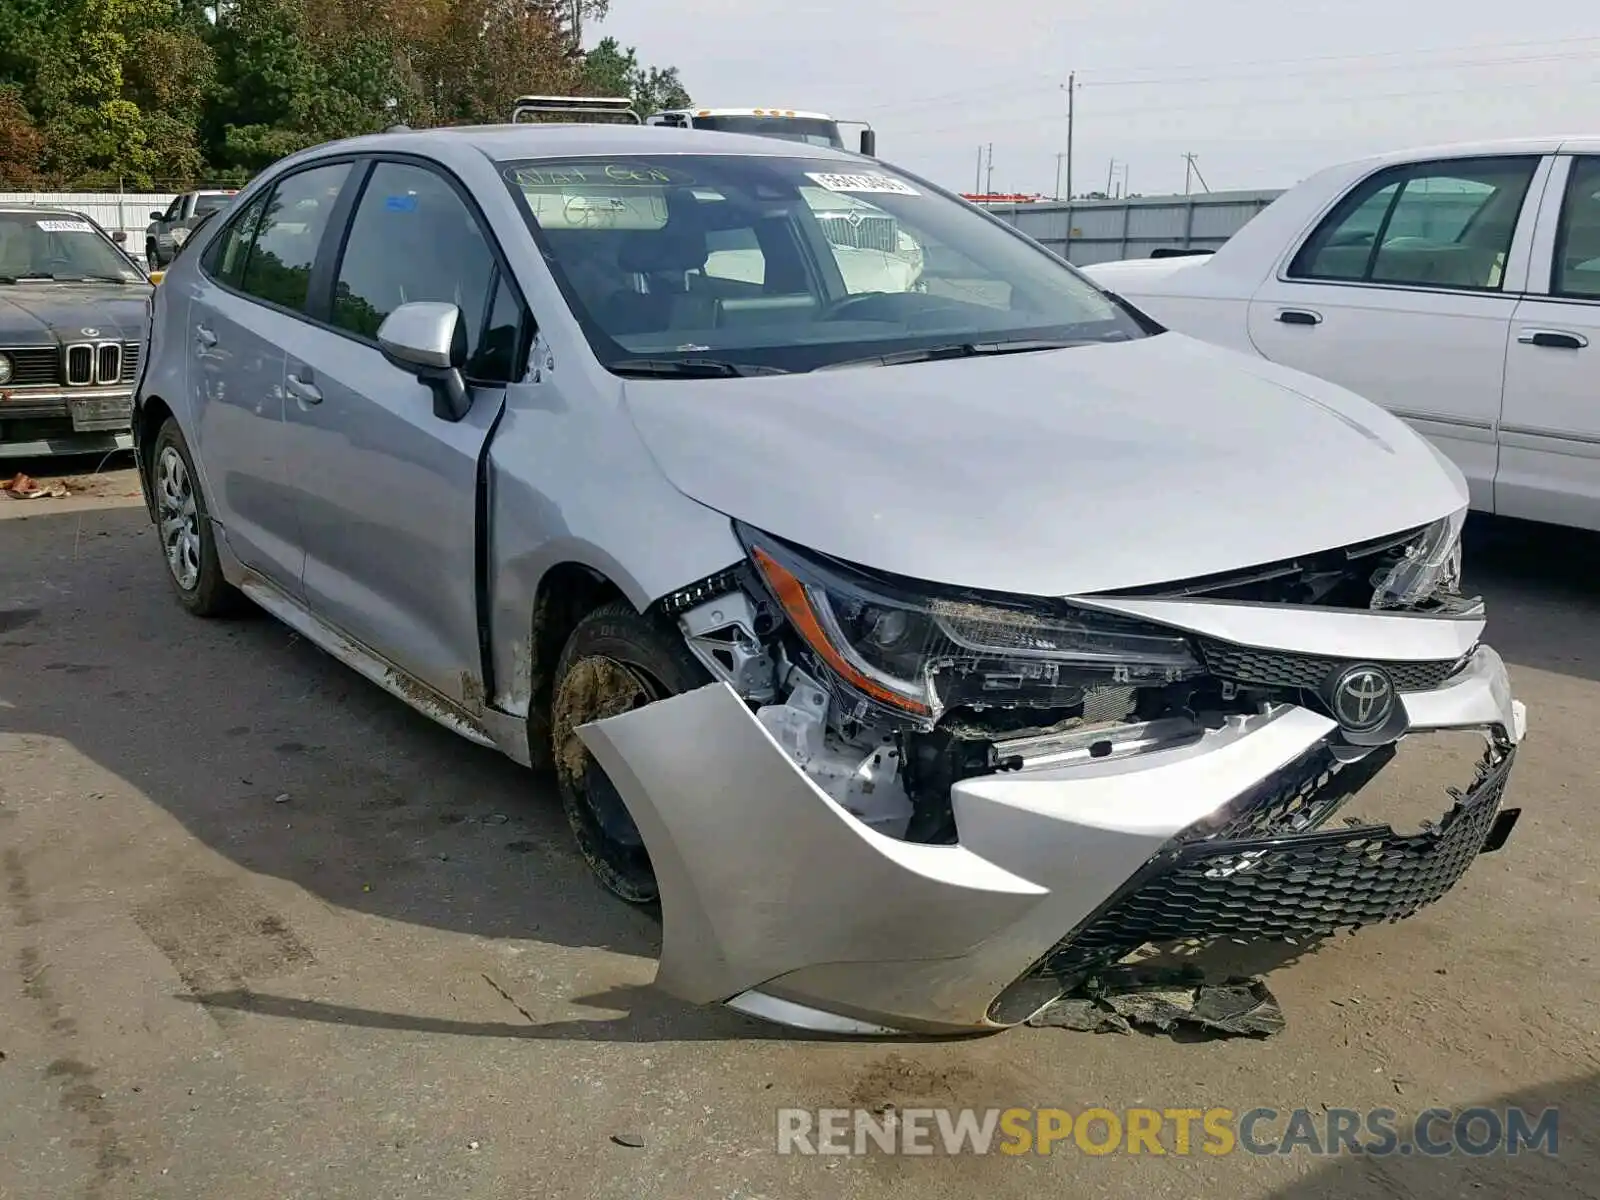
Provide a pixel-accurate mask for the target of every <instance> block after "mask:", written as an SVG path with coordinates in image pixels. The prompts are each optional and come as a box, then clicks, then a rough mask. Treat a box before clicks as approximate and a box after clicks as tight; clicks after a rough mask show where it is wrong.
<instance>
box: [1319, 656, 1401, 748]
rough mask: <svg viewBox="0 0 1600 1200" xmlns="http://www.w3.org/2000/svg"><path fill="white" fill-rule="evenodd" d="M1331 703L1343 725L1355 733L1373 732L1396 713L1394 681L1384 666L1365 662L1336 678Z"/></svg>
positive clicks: (1335, 715) (1331, 689)
mask: <svg viewBox="0 0 1600 1200" xmlns="http://www.w3.org/2000/svg"><path fill="white" fill-rule="evenodd" d="M1328 705H1329V707H1330V708H1332V709H1333V716H1334V719H1335V720H1336V721H1338V722H1339V724H1340V725H1342V726H1344V728H1345V729H1346V730H1348V731H1350V732H1351V733H1371V732H1373V731H1374V730H1376V729H1380V728H1382V727H1383V725H1384V724H1385V722H1387V721H1388V720H1389V718H1390V717H1391V716H1392V715H1393V714H1394V706H1395V690H1394V680H1392V679H1390V678H1389V673H1388V672H1387V671H1385V670H1384V669H1383V668H1382V667H1375V666H1372V665H1370V664H1362V665H1360V666H1354V667H1351V668H1349V669H1348V670H1347V671H1345V672H1344V673H1343V674H1341V675H1340V676H1339V677H1338V678H1337V679H1335V680H1334V682H1333V686H1332V688H1330V689H1329V695H1328Z"/></svg>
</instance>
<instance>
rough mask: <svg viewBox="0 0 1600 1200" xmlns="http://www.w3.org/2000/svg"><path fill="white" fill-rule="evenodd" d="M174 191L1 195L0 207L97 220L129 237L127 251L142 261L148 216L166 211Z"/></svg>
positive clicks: (1, 193)
mask: <svg viewBox="0 0 1600 1200" xmlns="http://www.w3.org/2000/svg"><path fill="white" fill-rule="evenodd" d="M176 195H177V193H176V192H0V206H5V205H8V204H9V205H17V204H28V205H35V206H37V207H39V208H65V209H69V210H71V211H72V212H78V213H82V214H83V215H84V216H86V217H89V218H91V219H93V220H95V221H98V222H99V223H100V224H101V225H103V226H104V227H105V228H106V230H107V231H108V232H111V233H115V232H116V231H117V230H119V229H120V230H122V231H123V232H124V233H126V234H127V235H128V241H127V243H126V248H127V251H128V253H129V254H131V255H133V256H134V257H135V258H137V259H138V260H139V261H140V262H143V261H144V231H145V228H146V226H148V225H149V224H150V214H151V213H152V212H155V211H156V210H158V209H159V210H160V211H162V212H165V211H166V209H167V205H169V204H171V203H172V201H173V199H174V198H175V197H176Z"/></svg>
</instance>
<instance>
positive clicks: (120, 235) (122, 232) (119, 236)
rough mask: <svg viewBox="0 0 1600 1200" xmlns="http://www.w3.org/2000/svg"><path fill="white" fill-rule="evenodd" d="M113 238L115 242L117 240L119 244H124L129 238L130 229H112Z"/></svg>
mask: <svg viewBox="0 0 1600 1200" xmlns="http://www.w3.org/2000/svg"><path fill="white" fill-rule="evenodd" d="M111 240H112V241H113V242H115V243H116V244H117V245H119V246H121V245H122V244H124V243H125V242H126V241H127V240H128V231H127V230H126V229H114V230H112V231H111Z"/></svg>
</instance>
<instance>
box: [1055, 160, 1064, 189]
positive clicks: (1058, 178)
mask: <svg viewBox="0 0 1600 1200" xmlns="http://www.w3.org/2000/svg"><path fill="white" fill-rule="evenodd" d="M1064 158H1066V155H1065V154H1059V153H1058V154H1057V155H1056V193H1055V198H1056V199H1057V200H1059V199H1061V160H1062V159H1064Z"/></svg>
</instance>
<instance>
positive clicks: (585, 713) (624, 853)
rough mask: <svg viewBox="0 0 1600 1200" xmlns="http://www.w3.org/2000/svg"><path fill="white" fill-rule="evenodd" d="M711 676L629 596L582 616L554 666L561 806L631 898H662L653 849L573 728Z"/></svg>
mask: <svg viewBox="0 0 1600 1200" xmlns="http://www.w3.org/2000/svg"><path fill="white" fill-rule="evenodd" d="M709 679H710V676H709V674H708V673H707V672H706V669H705V668H704V667H703V666H701V664H700V661H699V660H698V659H696V658H695V656H694V654H693V653H692V652H691V651H690V650H689V648H688V647H687V646H686V645H684V642H683V637H682V635H681V634H680V633H679V632H678V630H677V628H676V627H675V626H674V625H673V624H672V623H671V622H669V621H666V620H664V619H662V618H660V617H657V616H655V615H654V614H641V613H639V612H636V611H635V610H634V608H633V606H632V605H631V604H629V603H628V602H627V601H625V600H616V601H612V602H611V603H609V604H605V605H603V606H601V607H600V608H597V609H596V610H595V611H594V612H592V613H590V614H589V615H588V616H586V617H584V618H583V619H582V620H581V621H579V622H578V625H577V628H575V629H574V630H573V631H572V636H571V637H569V638H568V639H567V644H566V646H565V648H564V649H563V650H562V652H561V658H560V660H559V661H558V662H557V664H556V674H555V683H554V687H553V688H552V689H551V700H550V732H551V752H552V756H553V758H554V761H555V768H556V781H557V784H558V785H559V787H560V789H561V804H562V807H563V808H564V809H565V810H566V814H567V821H568V823H569V824H570V825H571V826H572V833H573V836H574V837H575V838H576V839H577V843H578V849H579V851H580V852H581V853H582V854H583V857H584V859H585V860H586V861H587V862H588V864H589V867H590V869H591V870H593V871H594V873H595V875H596V877H597V878H598V879H599V880H600V882H601V884H602V885H603V886H604V887H605V888H606V890H607V891H609V892H611V893H613V894H614V895H616V896H619V897H621V898H622V899H623V900H626V901H628V902H629V903H630V904H639V905H653V904H654V903H655V902H656V901H657V899H658V898H659V893H658V892H657V889H656V879H655V871H654V870H653V869H652V868H651V865H650V855H649V852H648V851H647V850H646V849H645V845H644V840H643V838H642V837H641V836H640V834H639V830H638V828H637V826H635V825H634V823H633V819H632V818H631V817H630V816H629V815H628V810H627V807H626V806H625V805H624V804H623V802H622V797H621V795H620V794H619V793H618V791H617V789H616V787H615V785H613V784H612V783H611V781H610V780H609V779H608V778H607V777H606V773H605V771H604V770H602V769H601V767H600V764H599V763H597V762H595V760H594V758H593V756H592V755H590V753H589V751H588V748H587V747H585V746H584V744H583V740H582V739H581V738H579V737H578V735H577V733H576V732H575V730H576V728H577V727H578V726H580V725H583V724H585V723H587V722H589V721H595V720H601V719H603V718H605V717H612V716H616V715H618V714H619V713H623V712H627V711H628V710H629V709H633V708H640V707H643V706H644V705H645V704H649V703H651V702H652V701H655V700H665V699H666V698H668V697H669V696H676V695H678V694H680V693H682V692H686V691H692V690H693V689H694V688H697V687H700V686H701V685H702V684H705V683H706V682H708V681H709Z"/></svg>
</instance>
